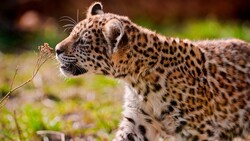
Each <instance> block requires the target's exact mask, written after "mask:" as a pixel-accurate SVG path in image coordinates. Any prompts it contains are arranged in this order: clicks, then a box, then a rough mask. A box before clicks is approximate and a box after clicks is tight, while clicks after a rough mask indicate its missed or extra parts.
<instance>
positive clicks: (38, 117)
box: [0, 20, 250, 141]
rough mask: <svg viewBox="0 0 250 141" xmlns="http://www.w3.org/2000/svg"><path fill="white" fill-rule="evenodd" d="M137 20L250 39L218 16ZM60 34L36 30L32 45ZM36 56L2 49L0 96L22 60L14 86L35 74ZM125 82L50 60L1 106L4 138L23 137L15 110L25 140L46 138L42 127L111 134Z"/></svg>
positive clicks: (188, 32) (173, 32) (172, 30)
mask: <svg viewBox="0 0 250 141" xmlns="http://www.w3.org/2000/svg"><path fill="white" fill-rule="evenodd" d="M136 22H137V23H139V24H140V25H142V26H144V27H148V28H150V29H152V30H156V31H157V32H158V33H161V34H164V35H166V36H175V37H180V38H189V39H193V40H200V39H215V38H232V37H234V38H240V39H243V40H246V41H250V28H249V26H247V25H245V24H238V23H221V22H218V21H216V20H205V21H190V22H187V23H182V24H166V25H155V24H153V23H151V22H150V21H145V20H137V21H136ZM58 34H59V33H57V32H54V31H53V30H52V31H50V30H49V29H48V31H46V32H44V35H41V34H39V35H37V36H35V40H32V42H30V46H37V44H39V45H40V44H42V43H43V42H48V43H50V44H51V45H52V46H54V45H55V44H56V42H58V41H59V38H62V37H61V36H58V37H59V38H58V37H57V35H58ZM31 39H34V38H31ZM36 59H37V56H36V55H35V53H34V51H30V52H25V53H22V54H3V55H0V60H1V63H0V74H1V77H0V97H2V96H4V95H5V94H6V93H7V92H8V91H9V89H10V84H11V80H12V77H13V75H14V71H15V68H16V66H17V65H18V66H19V70H18V74H17V77H16V79H15V83H14V86H17V85H18V84H20V83H22V82H24V81H26V80H27V79H28V78H29V77H30V76H31V73H32V71H33V68H34V66H35V62H36ZM122 88H123V86H122V84H121V83H118V81H116V80H113V79H111V78H107V77H104V76H99V75H96V76H95V75H94V76H90V75H85V76H83V77H80V78H70V79H68V78H67V79H66V78H64V77H62V76H61V75H60V72H59V70H58V65H57V62H56V61H55V60H53V61H49V62H47V63H46V64H45V65H44V66H43V67H42V69H41V71H40V72H39V74H38V75H37V77H36V78H35V79H34V80H33V81H32V82H31V83H30V84H28V85H26V86H25V87H22V88H21V89H19V90H17V91H15V92H14V93H13V94H12V96H11V97H10V99H9V100H8V102H7V103H6V105H5V106H4V107H2V108H1V109H0V115H1V116H0V141H11V140H18V139H19V136H18V132H17V126H16V124H15V120H14V111H16V118H17V123H18V125H19V127H20V130H21V137H22V140H23V141H28V140H40V139H41V138H40V136H38V135H37V134H36V132H37V131H39V130H53V131H60V132H62V133H65V135H67V136H68V137H71V138H76V137H79V138H81V139H86V138H92V139H95V140H98V141H103V140H104V141H105V140H111V138H113V137H114V133H115V131H116V129H117V127H118V124H119V120H120V119H121V111H122V108H121V107H122V96H123V95H122V93H123V90H122Z"/></svg>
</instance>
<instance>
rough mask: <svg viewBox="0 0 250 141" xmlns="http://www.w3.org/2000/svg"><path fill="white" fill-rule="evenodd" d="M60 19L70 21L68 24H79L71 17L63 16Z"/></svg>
mask: <svg viewBox="0 0 250 141" xmlns="http://www.w3.org/2000/svg"><path fill="white" fill-rule="evenodd" d="M60 19H61V20H60V21H68V22H71V23H73V24H75V25H76V24H77V22H76V21H75V20H74V19H73V18H71V17H69V16H63V17H61V18H60Z"/></svg>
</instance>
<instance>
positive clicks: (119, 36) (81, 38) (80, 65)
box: [55, 2, 130, 76]
mask: <svg viewBox="0 0 250 141" xmlns="http://www.w3.org/2000/svg"><path fill="white" fill-rule="evenodd" d="M129 22H130V21H129V19H128V18H126V17H122V16H118V15H115V14H110V13H104V12H103V7H102V5H101V3H99V2H96V3H94V4H92V5H91V6H90V7H89V9H88V11H87V16H86V19H84V20H82V21H80V22H79V23H78V24H77V25H75V27H74V28H73V30H72V32H71V33H70V35H69V36H68V37H67V38H66V39H64V40H63V41H61V42H60V43H58V44H57V45H56V48H55V49H56V57H57V60H58V61H59V62H60V70H61V72H62V73H63V74H64V75H66V76H77V75H81V74H84V73H87V72H88V73H94V74H104V75H112V74H113V73H115V72H114V69H113V65H114V63H113V61H112V59H111V58H112V57H111V56H112V55H113V54H114V53H115V52H117V50H118V49H119V48H120V47H123V46H126V44H127V42H128V39H127V35H126V34H125V33H124V27H125V25H124V24H125V23H127V24H128V23H129Z"/></svg>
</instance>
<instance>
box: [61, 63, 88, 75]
mask: <svg viewBox="0 0 250 141" xmlns="http://www.w3.org/2000/svg"><path fill="white" fill-rule="evenodd" d="M60 70H61V72H62V73H63V74H65V75H66V76H68V75H73V76H77V75H81V74H84V73H86V72H87V70H86V69H84V68H82V67H79V66H78V65H76V63H68V64H61V66H60Z"/></svg>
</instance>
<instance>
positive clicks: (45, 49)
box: [0, 43, 54, 108]
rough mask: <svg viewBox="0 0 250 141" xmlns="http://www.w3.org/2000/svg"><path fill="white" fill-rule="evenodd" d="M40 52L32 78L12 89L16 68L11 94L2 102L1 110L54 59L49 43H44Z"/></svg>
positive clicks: (40, 47)
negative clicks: (9, 99)
mask: <svg viewBox="0 0 250 141" xmlns="http://www.w3.org/2000/svg"><path fill="white" fill-rule="evenodd" d="M38 50H39V57H38V59H37V62H36V65H35V67H34V70H33V73H32V76H31V77H30V78H29V79H28V80H27V81H25V82H23V83H22V84H20V85H18V86H17V87H15V88H12V87H13V84H14V80H15V78H16V75H17V71H18V68H16V70H15V74H14V76H13V79H12V82H11V87H10V90H9V92H8V93H7V94H6V95H5V96H4V97H3V98H2V99H1V100H0V104H1V105H0V108H1V107H2V106H3V105H5V103H6V100H7V99H8V98H9V96H10V94H11V93H13V92H14V91H16V90H17V89H19V88H21V87H23V86H24V85H26V84H28V83H30V82H31V81H32V80H33V79H34V77H35V76H36V75H37V73H38V71H39V70H40V68H41V67H42V66H43V64H44V63H45V62H46V61H48V60H49V59H51V58H53V56H54V55H53V49H52V48H51V47H50V46H49V44H48V43H44V45H43V46H39V47H38Z"/></svg>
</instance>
